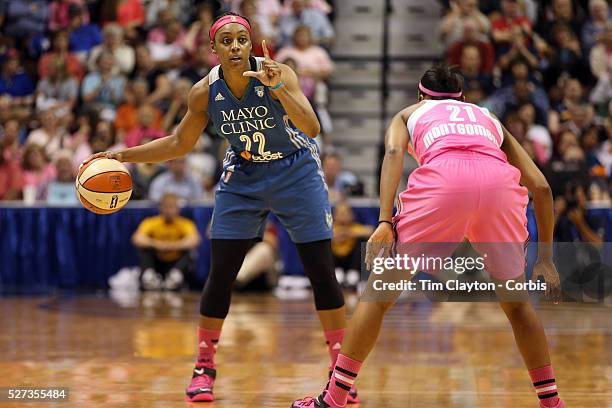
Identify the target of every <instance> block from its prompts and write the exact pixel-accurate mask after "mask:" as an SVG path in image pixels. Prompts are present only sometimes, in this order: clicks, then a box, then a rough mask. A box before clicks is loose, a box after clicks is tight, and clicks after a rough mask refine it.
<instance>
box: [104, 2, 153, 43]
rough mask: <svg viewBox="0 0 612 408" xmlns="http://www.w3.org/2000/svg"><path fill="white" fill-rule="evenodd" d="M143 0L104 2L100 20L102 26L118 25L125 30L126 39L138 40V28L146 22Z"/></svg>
mask: <svg viewBox="0 0 612 408" xmlns="http://www.w3.org/2000/svg"><path fill="white" fill-rule="evenodd" d="M142 3H143V2H142V1H141V0H106V1H103V2H102V7H101V9H100V19H101V21H102V25H106V24H107V23H110V22H115V23H118V24H119V25H120V26H121V27H123V29H124V30H125V38H127V39H129V40H135V39H137V38H138V30H137V29H138V28H140V27H142V26H143V25H144V22H145V13H144V7H143V5H142Z"/></svg>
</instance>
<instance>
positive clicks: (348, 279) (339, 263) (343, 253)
mask: <svg viewBox="0 0 612 408" xmlns="http://www.w3.org/2000/svg"><path fill="white" fill-rule="evenodd" d="M333 232H334V235H333V238H332V252H333V254H334V266H335V268H336V278H338V282H340V283H343V284H345V285H346V286H349V287H352V288H355V287H356V286H357V283H358V282H359V278H360V274H359V270H360V269H361V243H363V242H366V241H367V240H368V238H369V237H370V235H371V234H372V232H374V228H373V227H372V226H370V225H363V224H359V223H357V222H355V214H354V213H353V208H352V207H351V206H350V205H349V204H348V203H347V202H346V201H340V202H338V203H336V205H335V206H334V226H333Z"/></svg>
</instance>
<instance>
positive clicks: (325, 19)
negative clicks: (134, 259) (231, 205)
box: [0, 0, 335, 203]
mask: <svg viewBox="0 0 612 408" xmlns="http://www.w3.org/2000/svg"><path fill="white" fill-rule="evenodd" d="M227 11H234V12H238V13H240V14H242V15H244V16H246V17H248V18H249V19H250V21H251V23H252V26H253V33H252V41H253V48H254V54H255V55H256V56H263V53H262V47H261V42H262V40H264V39H265V40H266V43H267V45H268V48H269V49H270V51H271V56H272V57H273V58H274V59H276V60H278V61H280V62H284V63H287V64H288V65H290V66H291V67H292V68H293V69H294V70H296V72H298V74H299V77H300V84H301V86H302V88H303V90H304V93H305V94H306V96H307V97H308V98H309V99H310V100H311V102H312V103H313V106H315V109H316V111H317V113H318V114H319V116H320V118H321V122H322V124H323V129H324V131H325V130H329V128H330V121H329V118H328V115H327V112H326V110H325V105H326V98H327V92H326V88H325V80H326V79H327V77H328V76H329V75H330V74H331V72H332V70H333V63H332V61H331V59H330V56H329V53H328V51H327V49H328V47H329V45H330V43H331V41H332V40H333V38H334V35H335V33H334V30H333V25H332V23H331V20H330V13H331V12H332V9H331V7H330V5H329V4H328V3H327V2H325V1H324V0H284V1H282V2H281V1H280V0H101V1H100V0H53V1H47V0H19V1H14V0H0V153H1V154H0V200H15V199H17V200H19V199H24V200H25V201H35V200H43V201H47V202H50V203H70V202H73V201H75V200H76V198H75V194H74V179H75V176H76V173H77V172H78V167H79V164H80V163H81V162H82V160H83V159H85V158H86V157H88V156H89V155H90V154H92V153H96V152H100V151H105V150H114V149H118V148H121V147H123V146H128V147H130V146H135V145H139V144H142V143H144V142H147V141H150V140H153V139H156V138H160V137H163V136H165V135H168V134H170V133H171V132H172V131H173V130H174V128H175V127H176V126H177V125H178V123H179V122H180V120H181V119H182V117H183V115H184V114H185V112H186V110H187V106H186V102H187V95H188V92H189V89H190V88H191V86H192V85H193V84H194V83H196V82H197V81H199V80H200V79H202V78H203V77H205V76H206V75H207V73H208V71H209V70H210V68H211V67H213V66H215V65H216V64H217V63H218V61H217V58H216V56H215V55H214V54H213V53H212V50H211V46H210V41H209V38H208V30H209V28H210V26H211V25H212V23H213V21H214V19H215V17H216V16H219V15H220V14H222V13H224V12H227ZM323 136H324V135H322V137H323ZM226 148H227V145H226V142H225V141H224V140H222V138H220V137H219V136H217V135H216V134H215V132H214V129H213V128H212V127H211V126H210V124H209V126H208V127H207V129H206V130H205V131H204V132H203V134H202V136H201V138H200V140H199V142H198V143H197V145H196V148H195V149H194V150H193V152H192V153H190V154H189V155H188V156H186V157H185V158H181V159H178V160H175V161H172V162H170V163H167V164H160V165H158V164H137V165H133V166H132V167H131V169H130V171H131V174H132V177H133V181H134V191H133V196H132V198H133V199H152V200H156V201H157V200H159V198H160V197H162V195H163V194H165V193H173V194H176V195H177V196H178V197H179V198H182V199H185V200H201V199H208V198H212V196H213V191H214V187H215V185H216V183H217V180H218V179H219V175H220V173H221V163H222V159H223V156H224V152H225V149H226Z"/></svg>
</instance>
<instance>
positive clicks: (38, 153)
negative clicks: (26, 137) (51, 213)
mask: <svg viewBox="0 0 612 408" xmlns="http://www.w3.org/2000/svg"><path fill="white" fill-rule="evenodd" d="M22 168H23V170H24V173H23V180H24V190H25V189H28V190H31V191H33V194H32V196H33V197H35V199H36V200H45V199H46V197H47V186H48V185H49V183H50V182H51V181H52V180H54V179H55V177H56V171H55V166H54V165H53V163H49V162H48V161H47V158H46V156H45V151H44V150H43V148H42V146H40V145H38V144H36V143H31V144H28V145H27V146H26V147H25V150H24V152H23V162H22ZM24 195H25V193H24Z"/></svg>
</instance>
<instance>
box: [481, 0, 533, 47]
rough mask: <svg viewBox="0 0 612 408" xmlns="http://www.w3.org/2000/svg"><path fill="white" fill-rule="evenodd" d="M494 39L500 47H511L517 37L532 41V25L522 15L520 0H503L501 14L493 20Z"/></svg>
mask: <svg viewBox="0 0 612 408" xmlns="http://www.w3.org/2000/svg"><path fill="white" fill-rule="evenodd" d="M491 27H492V32H491V34H492V37H493V41H494V42H495V44H497V45H498V46H499V47H509V46H510V45H511V44H512V43H513V41H515V38H516V37H517V36H521V35H524V36H526V37H527V42H528V43H529V42H530V41H531V34H532V25H531V22H530V21H529V19H528V18H527V17H526V16H525V15H524V14H523V13H522V11H521V9H520V6H519V2H518V0H502V1H501V14H498V15H496V16H495V17H493V19H492V20H491Z"/></svg>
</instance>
